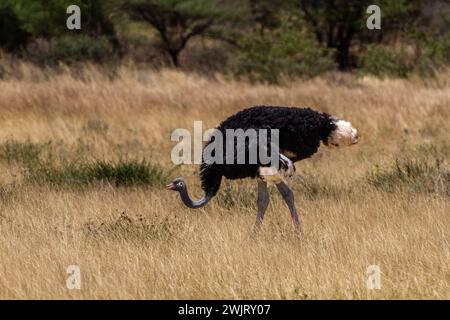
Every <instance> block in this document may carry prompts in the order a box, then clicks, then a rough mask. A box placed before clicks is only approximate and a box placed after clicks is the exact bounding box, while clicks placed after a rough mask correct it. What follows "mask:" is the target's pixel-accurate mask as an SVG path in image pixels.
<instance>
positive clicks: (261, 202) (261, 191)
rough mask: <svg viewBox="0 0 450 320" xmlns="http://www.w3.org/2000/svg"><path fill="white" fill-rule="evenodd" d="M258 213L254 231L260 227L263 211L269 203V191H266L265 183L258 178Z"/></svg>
mask: <svg viewBox="0 0 450 320" xmlns="http://www.w3.org/2000/svg"><path fill="white" fill-rule="evenodd" d="M256 204H257V207H258V213H257V215H256V223H255V228H254V232H257V231H258V230H259V229H261V223H262V221H263V219H264V213H265V212H266V209H267V206H268V205H269V192H268V191H267V183H266V182H265V181H262V180H259V179H258V200H257V202H256Z"/></svg>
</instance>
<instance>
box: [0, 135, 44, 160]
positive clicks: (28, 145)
mask: <svg viewBox="0 0 450 320" xmlns="http://www.w3.org/2000/svg"><path fill="white" fill-rule="evenodd" d="M49 145H50V143H32V142H30V141H26V142H18V141H9V140H8V141H6V142H4V143H3V144H1V145H0V160H2V161H5V162H7V163H8V164H11V163H15V164H19V165H24V166H29V165H33V164H37V163H39V162H40V161H41V155H42V153H43V152H44V151H45V150H46V149H47V147H48V146H49Z"/></svg>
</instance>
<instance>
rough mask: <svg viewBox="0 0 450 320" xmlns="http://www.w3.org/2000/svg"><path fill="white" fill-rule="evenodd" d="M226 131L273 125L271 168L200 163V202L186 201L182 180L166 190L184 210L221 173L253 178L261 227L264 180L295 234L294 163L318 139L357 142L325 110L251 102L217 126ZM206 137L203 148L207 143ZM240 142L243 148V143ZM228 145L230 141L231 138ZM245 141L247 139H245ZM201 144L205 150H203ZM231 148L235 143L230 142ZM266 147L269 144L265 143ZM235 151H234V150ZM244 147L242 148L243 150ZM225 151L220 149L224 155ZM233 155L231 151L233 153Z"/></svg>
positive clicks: (207, 193) (211, 190)
mask: <svg viewBox="0 0 450 320" xmlns="http://www.w3.org/2000/svg"><path fill="white" fill-rule="evenodd" d="M226 129H235V130H236V129H243V130H246V129H256V131H257V132H259V131H258V129H267V130H273V129H278V130H279V131H278V133H279V146H278V150H279V154H278V157H279V158H278V159H279V161H278V163H277V166H271V165H270V164H261V162H259V160H258V162H257V163H256V164H250V163H244V164H237V162H234V163H233V164H229V163H226V161H225V160H224V161H223V162H222V163H206V162H205V160H204V159H203V162H202V163H201V165H200V178H201V183H202V189H203V191H204V195H203V197H202V198H201V199H200V200H196V201H194V200H192V199H191V198H190V197H189V194H188V191H187V185H186V183H185V181H184V180H183V179H182V178H176V179H174V180H173V181H172V183H170V184H169V185H167V188H168V189H170V190H174V191H177V192H179V193H180V196H181V200H182V201H183V203H184V204H185V205H186V206H188V207H189V208H194V209H195V208H200V207H203V206H204V205H206V204H207V203H208V202H209V200H211V198H212V197H214V196H215V195H216V193H217V192H218V190H219V188H220V182H221V180H222V177H226V178H228V179H242V178H256V179H257V182H258V199H257V218H256V224H255V230H258V229H259V228H260V226H261V223H262V220H263V217H264V213H265V211H266V209H267V206H268V204H269V193H268V190H267V183H268V182H270V183H274V184H275V185H276V187H277V189H278V191H279V192H280V193H281V195H282V197H283V199H284V201H285V202H286V204H287V206H288V208H289V211H290V213H291V217H292V220H293V222H294V226H295V230H296V232H297V233H299V232H300V221H299V218H298V214H297V211H296V209H295V205H294V195H293V192H292V190H291V188H290V187H289V186H288V184H287V179H288V178H289V177H291V176H292V175H293V173H294V171H295V167H294V162H296V161H299V160H302V159H305V158H308V157H310V156H312V155H313V154H314V153H316V152H317V149H318V148H319V145H320V142H321V141H322V142H323V143H324V144H325V145H326V146H335V147H338V146H344V145H352V144H355V143H357V142H358V133H357V130H356V129H354V128H353V127H352V126H351V124H350V123H349V122H347V121H344V120H339V119H337V118H336V117H334V116H330V115H328V114H326V113H321V112H317V111H314V110H312V109H310V108H304V109H300V108H292V107H271V106H256V107H252V108H248V109H244V110H242V111H240V112H238V113H236V114H234V115H232V116H231V117H229V118H228V119H226V120H225V121H223V122H222V123H221V124H220V125H219V127H217V130H219V131H220V132H222V133H223V135H224V136H225V130H226ZM212 140H213V139H210V140H209V141H208V143H207V144H206V146H207V145H208V144H210V143H211V142H212ZM247 142H248V141H246V144H245V148H248V146H249V144H248V143H247ZM233 143H234V142H233ZM250 143H251V142H250ZM225 145H226V143H225V142H224V149H226V146H225ZM206 146H205V148H206ZM234 148H236V144H234ZM267 148H269V146H267ZM235 150H236V149H235ZM246 151H248V150H246ZM225 154H226V152H224V158H225ZM234 154H235V155H236V154H237V152H235V153H234Z"/></svg>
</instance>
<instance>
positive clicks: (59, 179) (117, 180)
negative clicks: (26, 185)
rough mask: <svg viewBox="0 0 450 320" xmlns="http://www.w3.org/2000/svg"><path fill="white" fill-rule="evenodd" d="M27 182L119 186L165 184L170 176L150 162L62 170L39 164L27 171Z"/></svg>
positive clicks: (76, 165)
mask: <svg viewBox="0 0 450 320" xmlns="http://www.w3.org/2000/svg"><path fill="white" fill-rule="evenodd" d="M27 177H28V180H29V181H31V182H34V183H48V184H52V185H67V186H81V185H87V184H91V183H95V182H108V183H112V184H114V185H116V186H132V185H157V184H163V183H164V182H165V181H166V180H167V177H168V173H166V171H165V170H164V169H163V168H161V167H160V166H158V165H156V164H153V163H151V162H149V161H147V160H145V159H144V160H120V161H118V162H107V161H94V162H89V163H80V162H73V163H66V164H63V165H61V166H52V165H49V164H40V165H39V166H37V167H29V168H27Z"/></svg>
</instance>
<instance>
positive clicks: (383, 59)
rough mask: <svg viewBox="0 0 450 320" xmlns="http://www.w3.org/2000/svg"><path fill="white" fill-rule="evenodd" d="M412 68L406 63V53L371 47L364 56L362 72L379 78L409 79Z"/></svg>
mask: <svg viewBox="0 0 450 320" xmlns="http://www.w3.org/2000/svg"><path fill="white" fill-rule="evenodd" d="M411 70H412V68H411V66H410V65H409V64H408V63H407V62H406V55H405V51H404V50H403V49H402V50H399V51H396V50H393V49H388V48H385V47H383V46H380V45H369V46H368V47H367V50H366V52H365V53H364V54H363V55H362V59H361V65H360V72H361V73H362V74H372V75H375V76H377V77H381V78H384V77H403V78H404V77H407V76H408V74H409V73H410V72H411Z"/></svg>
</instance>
